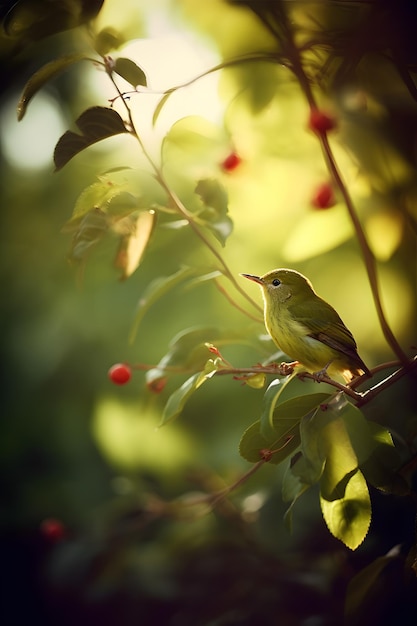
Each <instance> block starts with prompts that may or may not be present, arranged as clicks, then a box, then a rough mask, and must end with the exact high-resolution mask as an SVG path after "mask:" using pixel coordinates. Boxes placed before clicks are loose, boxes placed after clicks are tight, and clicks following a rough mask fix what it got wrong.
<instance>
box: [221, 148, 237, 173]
mask: <svg viewBox="0 0 417 626" xmlns="http://www.w3.org/2000/svg"><path fill="white" fill-rule="evenodd" d="M241 163H242V159H241V158H240V156H239V155H238V154H236V152H231V153H230V154H229V156H228V157H226V158H225V160H224V161H223V163H222V168H223V169H224V171H225V172H233V170H235V169H236V168H237V167H238V166H239V165H240V164H241Z"/></svg>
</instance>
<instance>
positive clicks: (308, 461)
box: [297, 394, 346, 484]
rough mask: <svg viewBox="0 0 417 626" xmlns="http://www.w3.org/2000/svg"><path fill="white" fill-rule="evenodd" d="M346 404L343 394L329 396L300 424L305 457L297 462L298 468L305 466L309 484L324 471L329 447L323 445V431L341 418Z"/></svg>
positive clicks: (303, 476)
mask: <svg viewBox="0 0 417 626" xmlns="http://www.w3.org/2000/svg"><path fill="white" fill-rule="evenodd" d="M345 405H346V400H345V398H344V396H343V395H342V394H338V395H337V396H336V397H331V396H327V399H324V400H323V401H322V402H320V403H319V404H317V405H316V407H315V409H314V410H312V411H311V412H310V414H306V415H305V418H304V419H303V420H302V421H301V424H300V434H301V450H302V453H303V459H302V463H301V464H297V465H298V466H299V467H298V470H300V468H301V469H303V468H304V467H305V473H304V474H303V475H302V480H303V481H304V482H308V483H309V484H314V483H315V482H317V481H318V480H319V479H320V476H321V475H322V473H323V470H324V467H325V462H326V454H327V448H326V447H325V446H323V441H322V437H321V435H322V432H323V429H324V428H326V426H327V424H328V423H330V422H332V421H334V420H335V419H340V416H339V413H340V411H341V410H342V409H343V408H344V406H345Z"/></svg>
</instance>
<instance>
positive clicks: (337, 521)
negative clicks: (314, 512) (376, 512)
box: [320, 470, 371, 550]
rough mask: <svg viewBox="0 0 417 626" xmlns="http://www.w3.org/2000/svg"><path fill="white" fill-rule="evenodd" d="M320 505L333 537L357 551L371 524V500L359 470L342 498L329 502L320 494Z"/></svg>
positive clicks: (349, 482) (352, 477) (350, 480)
mask: <svg viewBox="0 0 417 626" xmlns="http://www.w3.org/2000/svg"><path fill="white" fill-rule="evenodd" d="M320 505H321V510H322V513H323V517H324V520H325V522H326V524H327V527H328V529H329V531H330V532H331V533H332V535H333V536H334V537H336V538H337V539H340V541H342V542H343V543H344V544H345V545H346V546H347V547H348V548H350V549H351V550H355V549H356V548H357V547H358V546H359V545H360V544H361V543H362V542H363V540H364V539H365V537H366V535H367V533H368V530H369V526H370V523H371V500H370V497H369V492H368V487H367V485H366V480H365V478H364V477H363V475H362V473H361V472H360V471H359V470H358V471H357V472H355V473H354V474H353V475H352V476H351V477H350V479H349V481H348V483H347V485H346V488H345V493H344V496H343V497H342V498H340V499H338V500H331V501H329V500H327V499H326V498H324V497H323V495H322V494H320Z"/></svg>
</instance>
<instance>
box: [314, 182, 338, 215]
mask: <svg viewBox="0 0 417 626" xmlns="http://www.w3.org/2000/svg"><path fill="white" fill-rule="evenodd" d="M311 204H312V205H313V206H314V207H316V209H330V207H332V206H334V205H335V204H336V200H335V197H334V191H333V187H332V186H331V185H330V183H322V184H321V185H320V186H319V187H317V189H316V191H315V192H314V195H313V197H312V198H311Z"/></svg>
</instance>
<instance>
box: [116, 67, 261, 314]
mask: <svg viewBox="0 0 417 626" xmlns="http://www.w3.org/2000/svg"><path fill="white" fill-rule="evenodd" d="M107 73H108V75H109V77H110V80H111V81H112V83H113V85H114V87H115V89H116V91H117V93H118V94H119V96H120V98H121V99H122V102H123V104H124V107H125V109H126V112H127V115H128V120H129V125H130V128H131V134H132V135H133V136H134V137H135V138H136V140H137V141H138V143H139V145H140V148H141V150H142V152H143V154H144V156H145V158H146V160H147V161H148V163H149V165H150V166H151V168H152V170H153V172H154V176H155V178H156V180H157V181H158V182H159V184H160V185H161V187H162V188H163V189H164V191H165V192H166V194H167V195H168V197H169V199H170V200H171V202H172V203H173V204H174V205H175V207H176V209H177V211H178V213H179V214H180V215H181V216H182V217H183V218H184V219H186V220H187V222H188V224H189V226H190V227H191V229H192V230H193V231H194V233H195V234H196V235H197V237H198V238H199V239H200V240H201V241H202V242H203V244H204V245H205V246H206V248H208V249H209V250H210V252H211V253H212V255H213V256H214V257H215V258H216V259H217V261H218V262H219V263H220V265H221V267H222V273H223V274H224V275H225V276H226V277H227V278H228V279H229V280H230V282H231V283H232V285H233V287H234V288H235V289H236V290H237V291H238V292H239V293H240V294H241V295H242V296H243V297H244V298H245V299H246V300H247V301H248V302H249V303H250V304H251V305H252V306H253V307H255V308H256V309H257V310H258V311H262V309H261V307H260V306H259V304H257V303H256V302H255V301H254V300H253V299H252V298H251V297H250V296H249V294H248V293H247V292H246V291H245V289H243V287H242V286H241V285H239V283H238V282H237V280H236V278H235V277H234V275H233V273H232V272H231V270H230V268H229V266H228V265H227V263H226V261H225V260H224V259H223V257H222V255H221V254H220V252H219V251H218V250H216V248H215V246H214V245H213V244H212V243H211V241H210V240H209V239H208V238H207V237H206V235H205V234H204V233H203V231H202V229H201V228H200V227H199V226H198V225H197V224H196V222H195V220H194V218H193V216H192V214H191V213H190V212H189V211H188V210H187V208H186V207H185V205H184V204H183V203H182V201H181V200H180V198H179V197H178V196H177V194H176V193H175V192H174V191H173V190H172V189H171V187H170V186H169V184H168V183H167V181H166V180H165V178H164V176H163V174H162V171H161V170H160V168H159V167H158V166H157V165H156V163H155V162H154V160H153V158H152V157H151V155H150V154H149V152H148V150H147V149H146V146H145V144H144V143H143V141H142V139H141V137H140V135H139V133H138V132H137V131H136V128H135V123H134V121H133V117H132V111H131V109H130V107H129V105H128V103H127V102H126V99H125V98H124V97H123V93H122V92H121V91H120V89H119V86H118V85H117V83H116V81H115V80H114V76H113V73H112V71H111V69H109V70H108V71H107ZM241 310H243V309H241Z"/></svg>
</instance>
